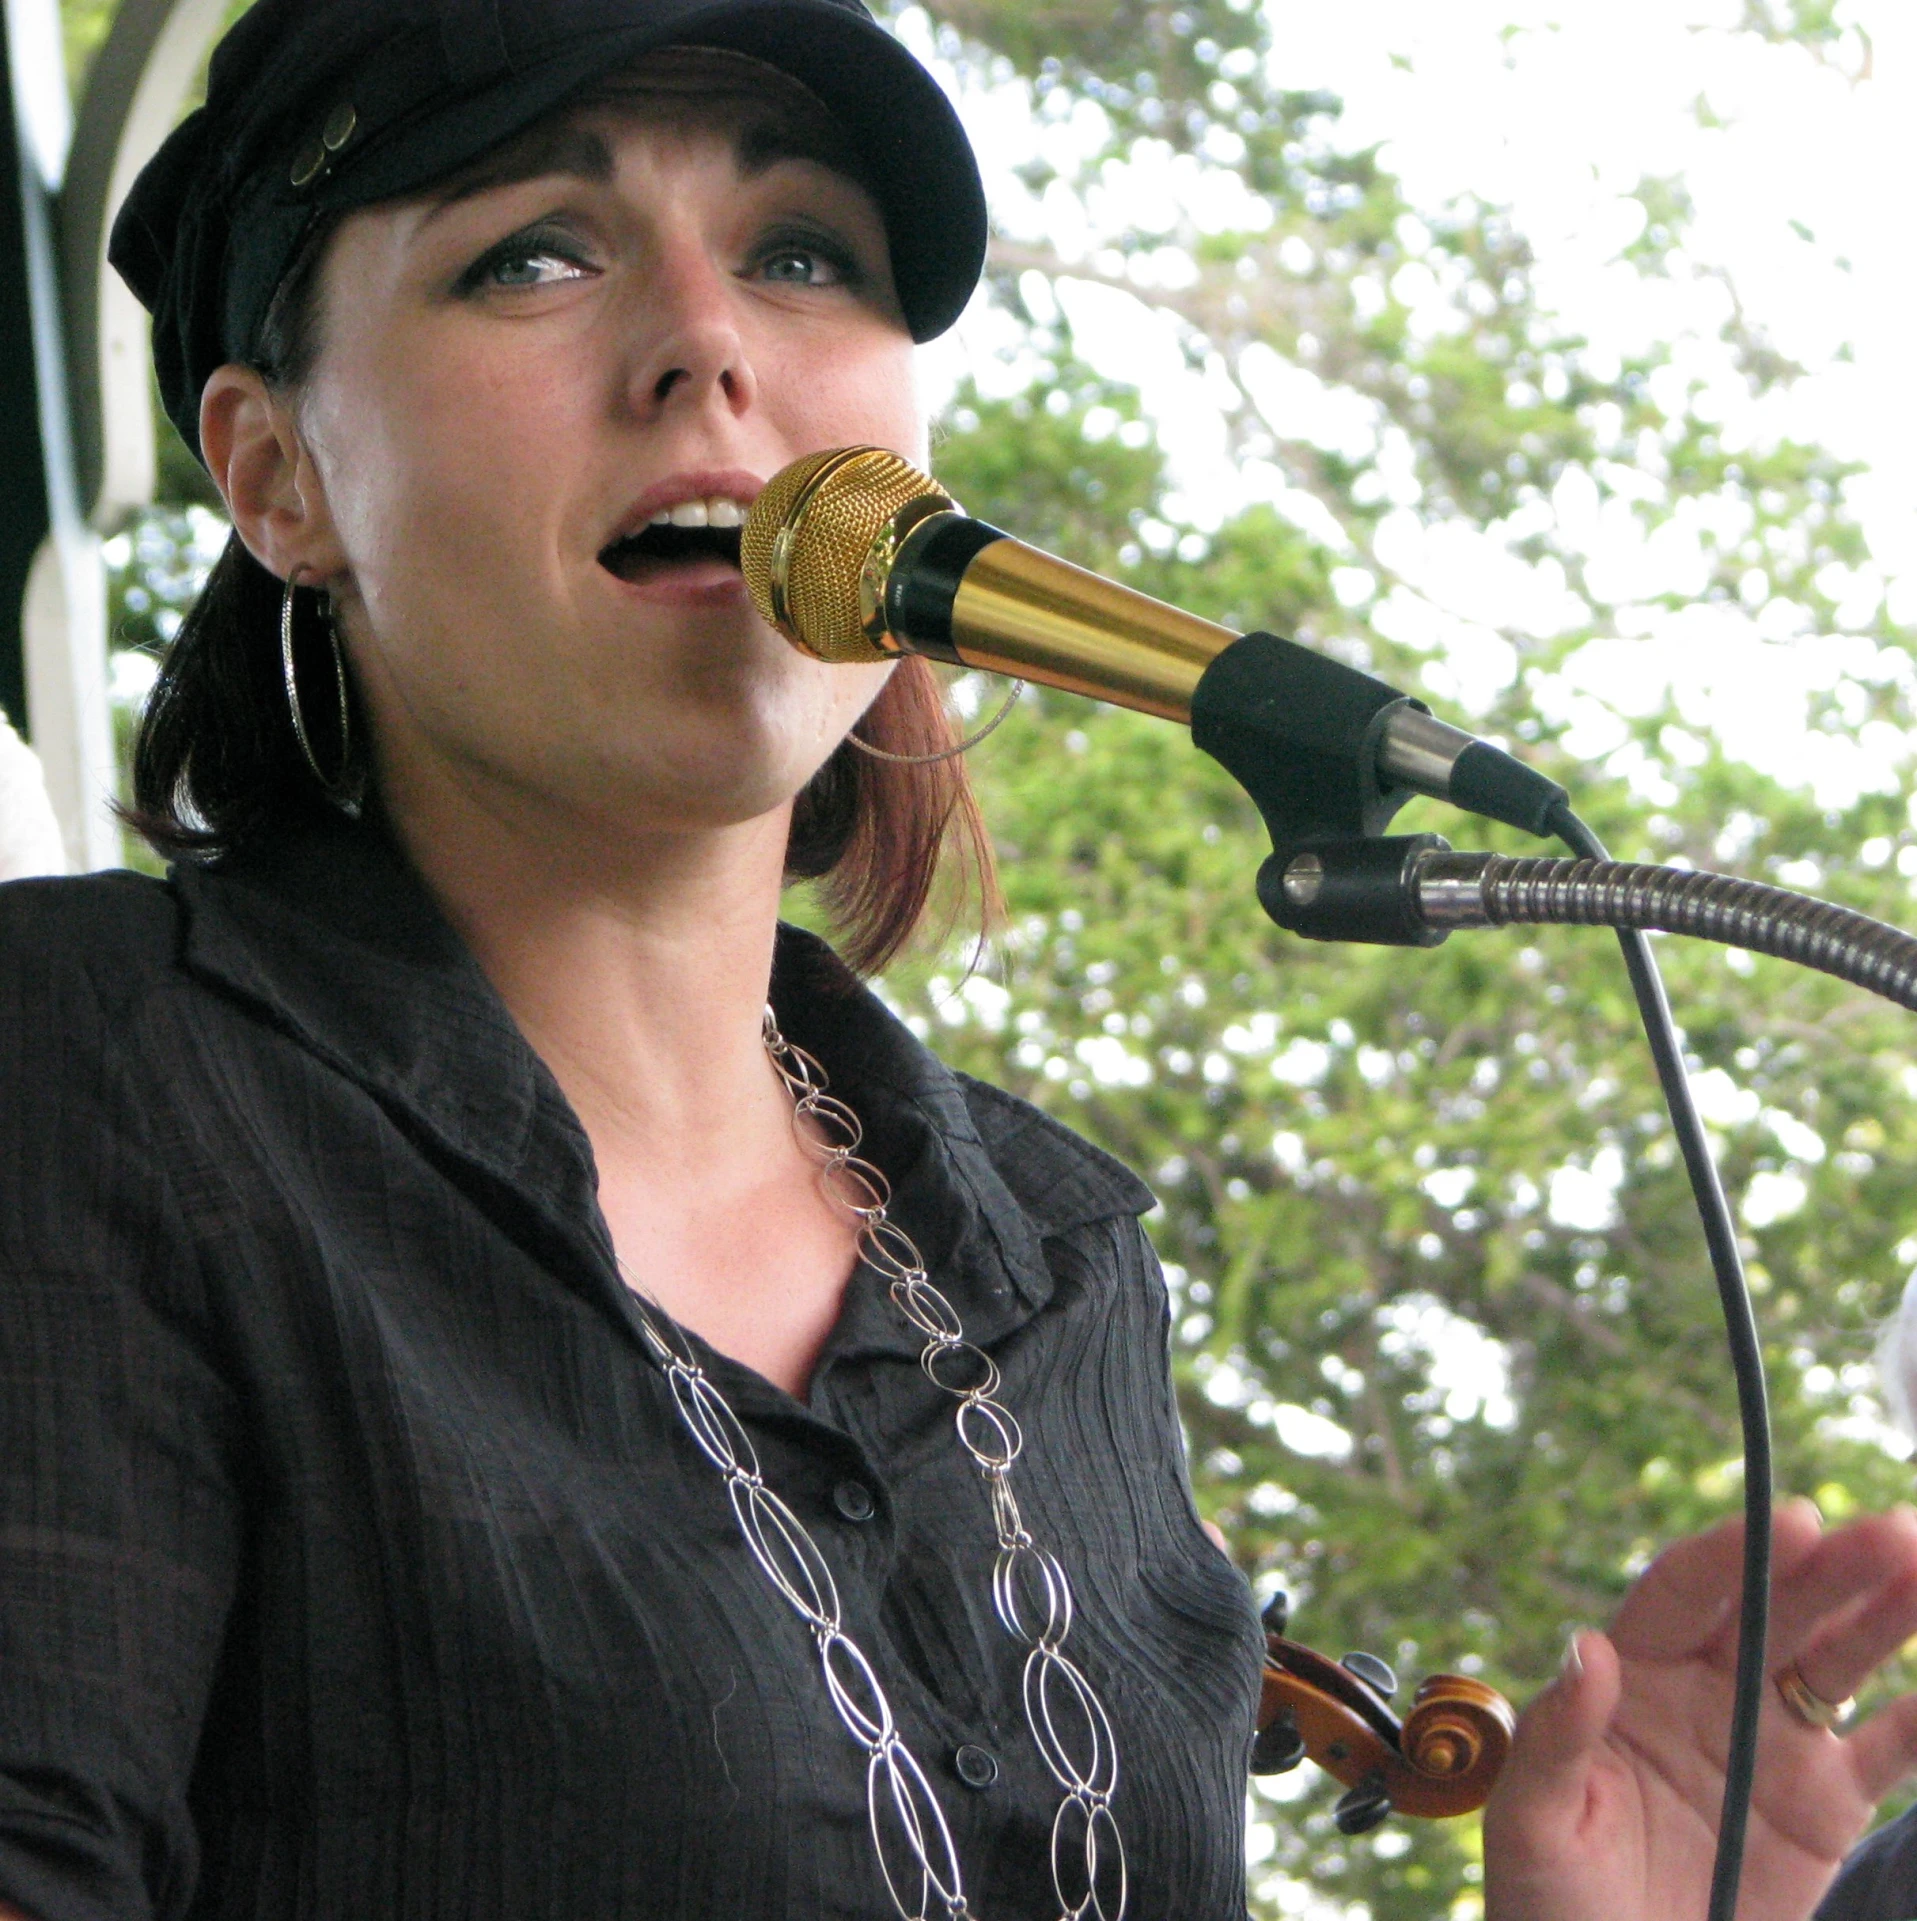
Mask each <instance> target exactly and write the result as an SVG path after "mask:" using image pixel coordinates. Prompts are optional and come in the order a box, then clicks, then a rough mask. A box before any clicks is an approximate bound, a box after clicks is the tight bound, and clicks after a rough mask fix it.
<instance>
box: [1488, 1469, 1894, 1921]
mask: <svg viewBox="0 0 1917 1921" xmlns="http://www.w3.org/2000/svg"><path fill="white" fill-rule="evenodd" d="M1743 1535H1744V1530H1743V1525H1742V1523H1741V1522H1729V1523H1726V1524H1725V1525H1724V1526H1722V1527H1719V1528H1715V1529H1713V1530H1712V1531H1711V1532H1710V1533H1708V1534H1700V1535H1697V1536H1694V1537H1693V1538H1692V1539H1690V1540H1687V1541H1681V1542H1679V1543H1678V1544H1677V1545H1676V1546H1675V1547H1673V1548H1670V1549H1669V1550H1667V1551H1666V1552H1665V1553H1664V1554H1661V1555H1660V1556H1659V1557H1658V1559H1657V1560H1656V1561H1655V1562H1654V1563H1653V1564H1652V1566H1651V1567H1650V1569H1649V1570H1648V1571H1647V1572H1646V1574H1645V1575H1644V1578H1643V1579H1642V1580H1641V1581H1639V1582H1638V1584H1637V1585H1636V1587H1634V1588H1633V1589H1632V1590H1631V1592H1630V1594H1629V1595H1628V1596H1627V1597H1626V1598H1625V1602H1624V1605H1623V1607H1622V1608H1621V1609H1620V1610H1619V1611H1618V1615H1617V1619H1616V1620H1615V1621H1614V1622H1613V1623H1612V1625H1611V1631H1610V1634H1609V1635H1608V1636H1606V1635H1603V1634H1599V1633H1597V1632H1595V1631H1587V1632H1583V1633H1580V1634H1579V1635H1577V1636H1576V1637H1575V1638H1574V1639H1573V1641H1572V1643H1571V1647H1570V1649H1569V1651H1568V1652H1567V1654H1566V1657H1565V1666H1564V1669H1563V1671H1562V1672H1561V1673H1560V1675H1559V1676H1558V1678H1557V1680H1556V1681H1555V1682H1553V1684H1552V1685H1551V1686H1550V1687H1549V1688H1547V1689H1546V1690H1545V1691H1544V1693H1542V1694H1541V1695H1539V1696H1538V1698H1537V1699H1536V1700H1535V1701H1533V1702H1532V1704H1531V1706H1530V1707H1529V1708H1528V1709H1527V1710H1526V1711H1525V1714H1524V1716H1523V1718H1522V1719H1521V1720H1520V1722H1519V1723H1518V1733H1517V1740H1516V1742H1515V1744H1514V1745H1513V1748H1512V1752H1511V1758H1510V1760H1509V1762H1508V1763H1507V1764H1506V1766H1505V1769H1504V1773H1503V1776H1502V1778H1501V1779H1500V1781H1499V1784H1498V1788H1497V1792H1496V1793H1495V1794H1494V1795H1493V1796H1492V1797H1491V1803H1490V1806H1489V1807H1488V1808H1487V1809H1486V1811H1485V1836H1484V1838H1485V1912H1486V1916H1487V1921H1703V1917H1704V1911H1705V1906H1706V1904H1707V1902H1708V1901H1709V1898H1710V1886H1711V1864H1712V1859H1713V1856H1714V1854H1715V1851H1716V1847H1717V1817H1718V1807H1719V1802H1720V1800H1721V1798H1722V1795H1723V1791H1724V1764H1725V1755H1726V1753H1727V1751H1728V1748H1729V1736H1730V1718H1731V1680H1732V1664H1733V1662H1734V1661H1735V1659H1736V1651H1737V1588H1738V1576H1739V1561H1740V1556H1741V1554H1742V1551H1743ZM1773 1552H1774V1560H1773V1563H1772V1586H1771V1635H1770V1650H1769V1657H1768V1662H1767V1665H1768V1666H1769V1668H1770V1671H1771V1672H1772V1673H1773V1674H1775V1673H1776V1672H1777V1671H1778V1670H1779V1669H1781V1668H1783V1667H1784V1666H1785V1665H1786V1664H1787V1663H1788V1662H1790V1661H1792V1660H1793V1659H1794V1660H1795V1661H1796V1662H1797V1663H1798V1668H1799V1671H1800V1672H1801V1673H1802V1675H1803V1677H1804V1680H1805V1683H1806V1685H1807V1686H1809V1687H1810V1688H1811V1689H1812V1690H1813V1692H1815V1693H1816V1694H1817V1695H1819V1696H1820V1697H1822V1698H1823V1699H1825V1700H1828V1701H1841V1700H1843V1699H1845V1698H1846V1697H1847V1696H1849V1695H1850V1694H1851V1693H1853V1692H1854V1691H1855V1690H1856V1688H1857V1687H1858V1686H1859V1685H1860V1684H1861V1683H1862V1682H1863V1681H1864V1679H1865V1678H1866V1676H1868V1675H1869V1674H1870V1673H1871V1672H1872V1671H1873V1670H1874V1669H1875V1668H1876V1667H1877V1666H1878V1664H1879V1663H1880V1662H1882V1661H1883V1660H1885V1659H1886V1658H1887V1657H1888V1656H1890V1655H1892V1654H1894V1653H1895V1652H1896V1651H1897V1649H1898V1648H1899V1647H1901V1646H1902V1645H1903V1643H1904V1642H1905V1641H1906V1640H1908V1639H1909V1638H1910V1637H1911V1635H1913V1634H1917V1514H1913V1513H1912V1512H1911V1511H1910V1510H1909V1509H1899V1510H1897V1511H1896V1512H1894V1513H1891V1514H1884V1515H1876V1516H1872V1517H1871V1518H1869V1519H1866V1520H1861V1521H1856V1522H1853V1523H1851V1524H1850V1525H1849V1526H1847V1527H1841V1528H1837V1529H1834V1530H1833V1531H1832V1532H1831V1533H1828V1534H1826V1533H1824V1532H1823V1531H1822V1524H1821V1522H1820V1521H1819V1519H1818V1515H1817V1510H1816V1509H1815V1508H1814V1507H1813V1506H1812V1505H1811V1504H1810V1503H1809V1502H1808V1501H1793V1502H1791V1503H1790V1504H1788V1505H1787V1506H1785V1507H1783V1508H1780V1509H1779V1510H1778V1513H1777V1516H1776V1522H1775V1533H1774V1536H1773ZM1913 1768H1917V1695H1906V1696H1905V1697H1904V1698H1903V1699H1901V1700H1898V1701H1895V1702H1893V1703H1892V1704H1891V1705H1890V1706H1889V1707H1886V1708H1884V1709H1883V1710H1882V1711H1881V1712H1879V1713H1878V1714H1876V1715H1873V1716H1872V1717H1871V1719H1870V1720H1869V1721H1867V1722H1865V1723H1864V1724H1863V1725H1862V1726H1860V1727H1858V1728H1857V1729H1856V1730H1855V1731H1853V1732H1849V1733H1847V1734H1845V1735H1843V1736H1839V1735H1836V1734H1832V1733H1828V1732H1826V1731H1824V1730H1822V1729H1818V1728H1810V1727H1806V1726H1804V1725H1803V1723H1802V1722H1800V1721H1799V1720H1798V1719H1797V1718H1796V1717H1795V1716H1794V1715H1792V1714H1791V1713H1790V1712H1789V1711H1788V1710H1787V1709H1786V1708H1785V1707H1784V1705H1783V1702H1782V1701H1781V1700H1780V1699H1779V1698H1778V1694H1777V1690H1776V1688H1775V1687H1774V1686H1771V1685H1767V1686H1766V1688H1765V1698H1764V1712H1763V1719H1762V1721H1761V1723H1760V1726H1759V1734H1758V1765H1757V1783H1756V1790H1755V1793H1754V1794H1753V1797H1752V1803H1751V1821H1750V1830H1749V1837H1748V1841H1747V1845H1746V1850H1745V1857H1744V1878H1743V1887H1742V1892H1741V1894H1740V1896H1739V1899H1738V1904H1737V1913H1738V1921H1803V1917H1804V1916H1806V1915H1808V1914H1809V1913H1810V1911H1811V1909H1812V1907H1813V1906H1814V1905H1815V1904H1816V1902H1817V1900H1818V1897H1819V1896H1820V1895H1821V1894H1822V1893H1823V1891H1824V1889H1825V1888H1826V1887H1827V1886H1828V1885H1829V1883H1830V1880H1831V1877H1832V1876H1833V1874H1834V1873H1835V1872H1836V1869H1837V1864H1838V1863H1839V1861H1841V1860H1842V1859H1843V1857H1844V1855H1845V1853H1846V1852H1847V1851H1848V1850H1849V1848H1850V1847H1851V1845H1852V1843H1853V1842H1855V1841H1856V1839H1857V1837H1858V1836H1859V1835H1860V1834H1861V1833H1862V1832H1863V1830H1864V1828H1865V1826H1866V1825H1867V1824H1868V1822H1869V1820H1870V1813H1871V1810H1872V1808H1873V1807H1875V1806H1876V1804H1877V1803H1878V1802H1879V1801H1880V1800H1881V1799H1882V1798H1883V1797H1884V1796H1885V1795H1886V1794H1887V1793H1889V1791H1890V1790H1891V1789H1892V1788H1893V1787H1895V1786H1896V1784H1897V1783H1898V1781H1900V1780H1901V1779H1902V1778H1903V1777H1904V1776H1905V1775H1906V1774H1908V1773H1910V1772H1911V1771H1912V1769H1913Z"/></svg>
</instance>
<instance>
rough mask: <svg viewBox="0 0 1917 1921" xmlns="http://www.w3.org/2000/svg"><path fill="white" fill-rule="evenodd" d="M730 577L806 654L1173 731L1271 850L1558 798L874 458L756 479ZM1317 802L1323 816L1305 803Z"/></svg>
mask: <svg viewBox="0 0 1917 1921" xmlns="http://www.w3.org/2000/svg"><path fill="white" fill-rule="evenodd" d="M739 565H740V567H741V568H742V569H743V570H744V573H745V580H746V587H747V589H748V591H749V592H750V593H751V595H752V599H753V603H754V604H755V605H756V606H757V608H758V610H759V613H760V615H761V616H762V617H763V618H764V619H765V620H766V621H767V622H768V623H769V624H770V625H771V626H773V627H776V628H777V629H778V631H779V632H780V633H782V634H783V635H784V636H785V637H786V639H787V640H789V641H790V642H791V643H792V644H793V645H794V646H795V647H797V648H798V649H799V650H800V651H801V652H802V653H807V654H811V655H813V656H814V657H815V658H817V659H819V660H831V661H883V660H894V659H896V658H897V657H898V656H899V655H900V654H924V655H926V656H927V657H929V658H930V659H933V660H942V661H944V662H946V663H947V664H948V665H950V666H954V667H974V668H978V669H981V670H982V671H984V672H986V673H992V674H1010V675H1015V676H1017V677H1018V678H1019V679H1022V680H1036V681H1040V682H1042V683H1043V684H1044V685H1045V686H1047V687H1062V688H1064V689H1065V690H1066V692H1068V693H1073V694H1089V695H1091V696H1092V698H1093V699H1095V700H1105V701H1111V702H1113V703H1114V704H1115V705H1117V706H1120V707H1133V708H1136V709H1138V710H1139V712H1141V713H1146V714H1157V715H1158V716H1159V717H1160V718H1162V719H1164V720H1175V721H1179V722H1181V723H1183V724H1184V725H1185V726H1188V727H1190V728H1191V729H1192V737H1193V739H1194V740H1195V741H1196V743H1197V745H1198V746H1199V747H1201V748H1203V749H1204V751H1205V752H1206V753H1208V754H1210V755H1212V756H1213V757H1214V758H1215V759H1217V760H1219V761H1221V762H1222V763H1223V764H1224V765H1225V766H1226V767H1227V768H1229V769H1230V771H1231V772H1232V773H1233V774H1234V775H1236V776H1237V778H1238V779H1239V780H1240V781H1241V782H1243V783H1244V785H1245V788H1246V790H1247V792H1249V793H1250V794H1251V796H1252V798H1253V799H1254V800H1256V801H1257V803H1258V805H1259V807H1260V808H1261V809H1262V810H1263V812H1264V814H1265V818H1266V821H1267V822H1268V823H1269V824H1270V825H1271V827H1272V833H1273V839H1274V841H1278V842H1282V841H1283V839H1284V837H1285V835H1286V833H1287V832H1290V831H1292V828H1293V827H1294V826H1295V825H1296V823H1297V822H1299V821H1301V820H1305V819H1306V818H1307V817H1308V818H1309V819H1310V820H1311V821H1312V822H1313V823H1316V824H1317V825H1318V826H1320V827H1322V826H1324V824H1325V823H1326V822H1330V823H1331V825H1330V828H1329V829H1328V831H1336V832H1350V833H1364V834H1378V833H1382V832H1383V827H1384V823H1385V822H1386V821H1388V820H1389V819H1390V817H1391V815H1392V814H1393V813H1395V812H1396V811H1397V809H1398V808H1399V807H1400V806H1402V805H1403V803H1404V802H1405V800H1407V799H1408V798H1409V797H1410V796H1411V795H1412V794H1431V795H1435V796H1436V797H1437V798H1439V799H1441V800H1449V801H1451V802H1452V803H1453V804H1454V805H1456V806H1459V807H1464V808H1468V809H1469V810H1470V811H1471V812H1473V813H1477V814H1486V815H1489V816H1490V817H1491V818H1492V819H1493V820H1502V821H1507V822H1509V823H1510V824H1511V825H1512V826H1515V827H1522V828H1524V829H1525V830H1526V831H1527V832H1530V833H1534V834H1537V833H1545V832H1548V831H1551V829H1550V821H1551V819H1552V813H1553V810H1554V809H1555V807H1556V806H1557V805H1558V804H1559V803H1560V802H1562V801H1563V800H1564V798H1565V795H1564V790H1563V789H1562V788H1561V787H1559V786H1558V785H1557V784H1556V783H1555V782H1554V781H1550V780H1547V779H1546V778H1545V777H1544V776H1543V775H1542V774H1539V773H1537V772H1535V771H1534V770H1533V769H1532V768H1529V767H1527V766H1525V765H1524V763H1523V762H1521V761H1518V760H1514V759H1513V758H1512V757H1511V756H1510V755H1509V754H1507V753H1505V752H1504V750H1503V749H1502V748H1498V747H1493V746H1492V745H1491V744H1490V743H1489V742H1488V741H1482V740H1477V739H1474V738H1473V737H1472V736H1471V735H1470V734H1467V733H1465V732H1464V731H1463V730H1462V729H1461V728H1457V727H1453V726H1452V725H1451V724H1450V723H1449V722H1448V721H1442V720H1439V719H1438V718H1437V717H1436V715H1434V714H1432V713H1431V712H1430V711H1429V710H1428V709H1427V708H1426V707H1425V705H1424V703H1423V702H1422V701H1419V700H1413V699H1411V698H1409V697H1408V696H1406V695H1405V694H1402V693H1400V692H1399V691H1398V690H1397V689H1396V688H1395V687H1388V686H1386V685H1385V683H1384V682H1383V681H1380V680H1374V679H1373V678H1372V677H1371V676H1370V675H1369V674H1365V673H1361V672H1360V671H1359V670H1358V669H1357V668H1355V667H1349V666H1346V665H1345V664H1344V663H1343V662H1341V661H1337V660H1334V659H1332V658H1330V657H1329V656H1328V655H1325V654H1321V653H1319V652H1317V651H1316V650H1315V649H1313V648H1309V647H1301V646H1299V645H1298V644H1297V643H1296V642H1295V641H1290V640H1281V639H1280V638H1278V636H1277V635H1275V634H1249V635H1240V634H1236V633H1234V632H1233V631H1232V630H1231V629H1230V628H1229V627H1220V626H1218V625H1216V624H1215V623H1214V622H1212V621H1209V620H1200V619H1199V618H1198V616H1197V615H1196V614H1188V613H1185V612H1183V611H1182V610H1181V609H1179V608H1177V607H1168V606H1166V605H1165V603H1164V602H1163V601H1162V600H1154V599H1153V598H1152V597H1151V596H1150V595H1149V594H1141V593H1137V592H1135V591H1134V590H1133V589H1132V588H1130V587H1121V586H1120V585H1119V584H1118V583H1117V582H1116V581H1113V580H1106V579H1104V578H1102V577H1101V576H1100V575H1098V574H1093V573H1088V572H1087V571H1086V570H1085V569H1084V568H1083V567H1075V566H1073V565H1072V563H1071V562H1070V561H1069V560H1060V559H1059V558H1058V557H1057V556H1056V555H1054V554H1047V553H1041V552H1040V551H1039V549H1038V548H1036V547H1028V546H1026V545H1025V543H1024V542H1023V541H1021V540H1014V539H1013V538H1012V537H1011V535H1009V534H1006V533H1002V532H1001V531H1000V530H999V529H998V528H996V527H992V526H988V525H987V524H986V522H984V521H982V520H972V519H970V518H968V517H967V516H966V515H965V514H964V513H962V512H961V511H960V509H959V507H958V505H957V503H956V502H955V501H954V500H953V499H952V497H951V495H950V494H948V493H947V492H946V491H945V489H944V488H942V487H941V486H940V485H939V484H938V482H937V481H936V480H934V479H932V477H931V476H930V475H929V474H922V473H920V472H919V470H918V469H917V468H916V467H914V466H913V465H912V464H911V463H910V462H909V461H907V460H902V459H901V458H900V457H899V456H898V455H897V454H895V453H889V452H887V451H886V449H884V448H883V447H835V448H832V449H829V450H828V451H827V452H825V453H817V454H807V455H806V456H805V457H804V458H803V459H801V460H795V461H794V462H793V463H792V465H791V466H789V467H786V468H783V469H781V470H780V471H779V472H778V473H776V474H774V475H773V477H772V478H771V479H770V480H769V481H767V482H766V485H765V489H764V491H763V492H762V493H761V494H760V495H759V497H758V499H757V500H755V501H754V502H753V503H752V511H751V512H750V513H749V514H747V516H746V523H745V526H744V528H743V529H742V530H741V533H740V537H739ZM1200 682H1203V683H1204V684H1203V687H1202V689H1201V687H1200ZM1334 790H1335V791H1338V792H1341V793H1343V794H1344V796H1345V799H1344V801H1343V802H1342V803H1341V805H1340V807H1339V808H1338V809H1335V810H1333V811H1334V812H1335V813H1336V815H1337V819H1336V821H1332V818H1331V815H1329V814H1327V813H1326V812H1325V809H1324V802H1323V797H1324V796H1325V795H1326V794H1328V793H1331V792H1333V791H1334Z"/></svg>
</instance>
